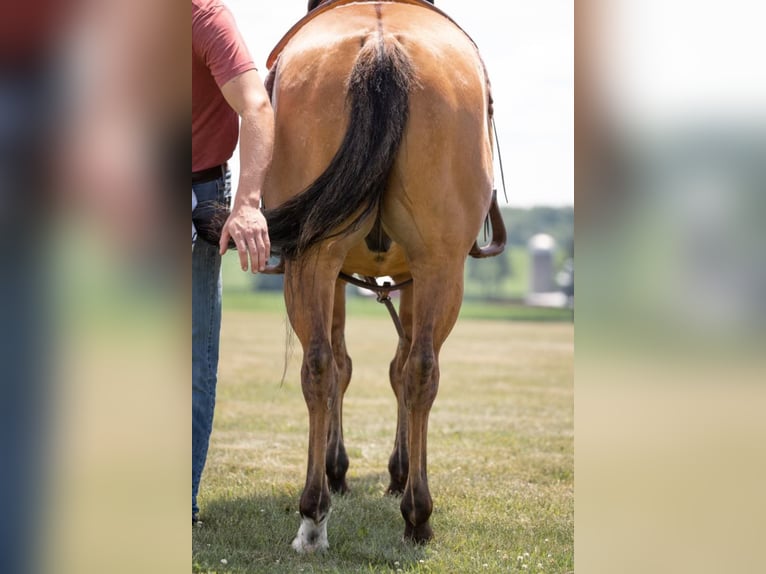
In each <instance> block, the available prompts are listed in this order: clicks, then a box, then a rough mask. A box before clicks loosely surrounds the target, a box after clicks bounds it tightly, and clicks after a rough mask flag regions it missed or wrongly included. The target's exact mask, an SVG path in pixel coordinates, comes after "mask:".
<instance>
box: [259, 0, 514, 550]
mask: <svg viewBox="0 0 766 574" xmlns="http://www.w3.org/2000/svg"><path fill="white" fill-rule="evenodd" d="M268 65H269V67H270V75H269V80H268V87H269V89H270V90H271V96H272V106H273V108H274V114H275V141H274V151H273V160H272V164H271V167H270V169H269V172H268V174H267V176H266V181H265V183H264V190H263V198H264V207H265V209H264V213H265V215H266V219H267V222H268V226H269V234H270V238H271V243H272V248H273V249H274V250H275V251H277V252H279V253H280V254H281V257H282V261H283V265H284V268H283V271H284V297H285V303H286V307H287V314H288V317H289V321H290V324H291V326H292V329H293V331H294V332H295V334H296V335H297V337H298V339H299V341H300V344H301V346H302V348H303V360H302V365H301V387H302V390H303V395H304V398H305V402H306V405H307V408H308V416H309V437H308V462H307V471H306V482H305V486H304V489H303V492H302V494H301V497H300V506H299V510H300V516H301V523H300V527H299V529H298V534H297V536H296V537H295V539H294V540H293V543H292V546H293V548H294V549H295V550H296V551H298V552H301V553H302V552H312V551H315V550H323V549H327V548H328V547H329V542H328V538H327V524H328V517H329V514H330V507H331V491H332V492H333V493H341V494H342V493H345V492H346V491H347V490H348V485H347V482H346V473H347V470H348V466H349V459H348V456H347V454H346V449H345V446H344V440H343V425H342V415H343V397H344V394H345V392H346V389H347V388H348V385H349V382H350V379H351V371H352V363H351V358H350V357H349V355H348V353H347V350H346V344H345V339H344V325H345V286H346V281H345V280H344V279H343V277H346V278H348V277H349V276H353V275H355V274H356V275H360V276H366V277H382V276H390V277H392V278H393V279H394V281H395V282H397V284H400V285H403V286H402V288H401V297H400V307H399V313H400V316H401V326H402V329H401V334H400V338H399V341H398V346H397V348H396V352H395V355H394V357H393V360H392V361H391V365H390V369H389V377H390V383H391V387H392V388H393V391H394V394H395V396H396V400H397V405H398V407H397V424H396V435H395V439H394V446H393V451H392V453H391V456H390V458H389V461H388V472H389V475H390V483H389V486H388V489H387V492H388V493H391V494H397V495H401V504H400V507H401V514H402V516H403V518H404V524H405V527H404V539H405V540H408V541H413V542H414V543H425V542H427V541H428V540H430V539H431V538H432V536H433V530H432V527H431V525H430V516H431V513H432V510H433V500H432V497H431V493H430V490H429V486H428V475H427V470H426V468H427V467H426V462H427V449H426V442H427V434H428V418H429V413H430V410H431V406H432V404H433V403H434V400H435V398H436V395H437V390H438V386H439V352H440V350H441V348H442V344H443V343H444V341H445V340H446V339H447V336H448V335H449V333H450V331H451V330H452V328H453V326H454V325H455V322H456V320H457V317H458V312H459V310H460V306H461V302H462V295H463V270H464V264H465V260H466V257H467V255H468V254H469V252H471V251H472V246H473V247H474V251H475V247H476V238H477V236H478V235H479V233H480V230H481V227H482V223H483V221H484V220H485V217H486V216H487V213H488V210H489V207H490V203H491V202H492V187H493V158H492V135H491V129H490V126H491V124H490V105H491V96H490V89H489V81H488V78H487V74H486V70H485V67H484V64H483V62H482V59H481V57H480V55H479V53H478V49H477V47H476V45H475V44H474V43H473V41H472V40H471V39H470V38H469V37H468V35H467V34H466V33H465V32H464V31H463V30H462V29H461V28H460V27H459V26H458V25H457V24H456V23H455V22H453V21H452V20H451V19H450V18H449V17H448V16H447V15H446V14H444V13H443V12H441V11H439V10H438V9H437V8H435V7H434V6H433V5H432V3H431V2H427V1H425V0H396V1H392V0H388V1H350V0H331V1H329V2H317V1H312V2H309V13H308V14H307V16H306V17H304V18H303V20H302V21H301V22H299V23H298V24H296V25H295V26H294V27H293V28H292V29H291V30H290V31H289V32H288V34H287V35H286V36H285V38H284V39H283V40H282V41H281V42H280V44H278V46H277V48H275V51H274V52H273V53H272V55H271V56H270V58H269V61H268ZM494 247H496V246H494ZM500 250H502V247H501V248H500ZM480 251H481V250H479V251H476V252H475V253H474V254H475V255H477V254H478V256H482V254H481V253H480ZM490 251H491V250H490ZM495 251H497V249H495ZM486 254H488V253H484V255H486ZM489 254H495V253H489Z"/></svg>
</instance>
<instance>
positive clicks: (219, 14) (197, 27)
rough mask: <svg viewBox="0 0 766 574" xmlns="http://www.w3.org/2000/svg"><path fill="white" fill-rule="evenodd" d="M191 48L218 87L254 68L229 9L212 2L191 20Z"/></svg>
mask: <svg viewBox="0 0 766 574" xmlns="http://www.w3.org/2000/svg"><path fill="white" fill-rule="evenodd" d="M192 49H193V50H194V51H195V52H196V53H197V55H198V57H199V58H200V59H201V60H202V61H203V62H205V64H206V65H207V67H208V69H209V70H210V73H211V74H212V76H213V78H214V79H215V82H216V84H218V87H221V86H223V85H224V84H225V83H226V82H228V81H229V80H231V79H232V78H235V77H236V76H238V75H240V74H242V73H243V72H247V71H248V70H255V69H257V68H256V66H255V63H254V62H253V58H252V57H251V56H250V52H249V51H248V49H247V46H246V45H245V42H244V40H243V39H242V35H241V34H240V33H239V29H238V28H237V24H236V22H235V21H234V16H233V15H232V13H231V12H230V11H229V9H228V8H227V7H226V6H224V5H222V4H220V3H216V4H215V5H214V6H212V7H210V8H208V9H206V10H204V11H201V12H200V13H199V14H197V17H195V18H193V20H192Z"/></svg>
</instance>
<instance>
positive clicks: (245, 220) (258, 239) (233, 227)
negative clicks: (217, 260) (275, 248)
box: [219, 204, 271, 273]
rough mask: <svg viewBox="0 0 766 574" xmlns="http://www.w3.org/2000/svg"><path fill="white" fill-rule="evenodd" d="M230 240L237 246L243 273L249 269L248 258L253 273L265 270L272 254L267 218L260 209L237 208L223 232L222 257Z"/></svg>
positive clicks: (227, 221)
mask: <svg viewBox="0 0 766 574" xmlns="http://www.w3.org/2000/svg"><path fill="white" fill-rule="evenodd" d="M229 238H231V239H233V240H234V243H235V244H236V245H237V251H238V253H239V264H240V267H242V271H247V269H248V256H249V257H250V269H251V271H252V272H253V273H257V272H258V271H263V270H264V268H265V267H266V263H267V262H268V260H269V255H270V254H271V242H270V241H269V230H268V226H267V224H266V218H265V217H264V216H263V213H261V210H260V209H258V208H257V207H253V206H250V205H244V204H243V205H240V206H239V207H238V208H237V207H235V210H234V211H232V212H231V215H229V218H228V219H227V220H226V223H225V224H224V225H223V230H222V231H221V242H220V244H219V246H220V250H221V255H223V254H224V253H226V250H227V248H228V246H229Z"/></svg>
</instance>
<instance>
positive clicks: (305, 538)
mask: <svg viewBox="0 0 766 574" xmlns="http://www.w3.org/2000/svg"><path fill="white" fill-rule="evenodd" d="M329 516H330V513H329V512H328V513H327V514H326V515H325V517H324V518H323V519H322V520H320V521H319V523H317V522H315V521H314V520H312V519H311V518H302V519H301V526H300V528H299V529H298V535H297V536H296V537H295V540H293V545H292V546H293V550H295V551H296V552H297V553H298V554H306V553H311V552H316V551H317V550H327V549H328V548H329V547H330V543H329V542H328V541H327V519H328V518H329Z"/></svg>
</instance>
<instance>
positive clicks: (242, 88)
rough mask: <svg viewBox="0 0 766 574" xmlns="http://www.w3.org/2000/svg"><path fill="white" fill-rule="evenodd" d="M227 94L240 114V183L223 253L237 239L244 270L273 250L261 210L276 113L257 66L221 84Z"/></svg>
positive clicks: (255, 268)
mask: <svg viewBox="0 0 766 574" xmlns="http://www.w3.org/2000/svg"><path fill="white" fill-rule="evenodd" d="M221 92H222V93H223V96H224V98H226V101H227V102H228V103H229V105H230V106H231V107H232V108H233V109H234V110H235V111H236V112H237V113H238V114H239V117H240V118H241V122H240V136H239V162H240V163H239V165H240V174H239V184H238V186H237V193H236V197H235V199H234V206H233V208H232V210H231V215H230V216H229V218H228V219H227V220H226V223H225V224H224V226H223V230H222V233H221V243H220V249H221V254H224V253H226V249H227V247H228V243H229V238H230V237H231V238H232V239H233V240H234V243H236V245H237V250H238V252H239V262H240V265H241V267H242V270H243V271H246V270H247V268H248V254H249V256H250V269H251V270H252V272H253V273H256V272H257V271H262V270H263V268H264V267H266V262H267V261H268V259H269V254H270V251H271V243H270V241H269V232H268V227H267V225H266V218H265V217H264V216H263V213H261V211H260V202H261V192H262V189H263V181H264V178H265V176H266V171H267V170H268V168H269V166H270V165H271V155H272V151H273V149H272V148H273V147H274V114H273V111H272V109H271V104H270V103H269V97H268V94H266V90H265V89H264V87H263V82H262V81H261V78H260V75H259V74H258V72H257V71H256V70H249V71H247V72H244V73H242V74H240V75H238V76H236V77H235V78H233V79H232V80H229V81H228V82H226V84H224V85H223V87H222V88H221Z"/></svg>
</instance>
